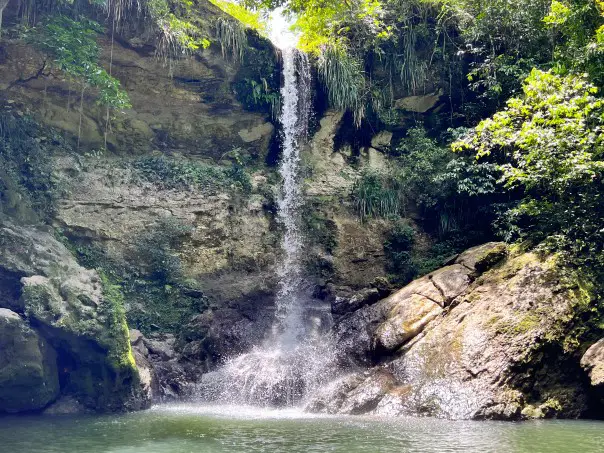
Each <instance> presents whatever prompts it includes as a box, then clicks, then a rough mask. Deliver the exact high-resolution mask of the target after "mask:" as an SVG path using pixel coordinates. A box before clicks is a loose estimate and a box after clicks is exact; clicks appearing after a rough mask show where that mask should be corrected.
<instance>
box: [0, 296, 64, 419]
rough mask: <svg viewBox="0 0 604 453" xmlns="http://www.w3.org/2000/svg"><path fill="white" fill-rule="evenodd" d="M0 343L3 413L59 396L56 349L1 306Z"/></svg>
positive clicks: (26, 408)
mask: <svg viewBox="0 0 604 453" xmlns="http://www.w3.org/2000/svg"><path fill="white" fill-rule="evenodd" d="M0 345H1V347H0V412H9V413H15V412H27V411H34V410H39V409H42V408H44V407H45V406H47V405H48V404H49V403H51V402H52V401H54V400H55V399H56V398H57V397H58V395H59V391H60V389H59V374H58V371H57V360H56V352H55V350H54V349H53V348H52V346H50V345H49V344H48V343H47V342H46V340H44V339H43V338H42V337H41V336H40V335H39V334H38V333H37V332H36V331H34V330H32V329H31V328H30V327H29V326H28V325H27V323H26V322H25V321H24V320H23V319H21V317H20V316H19V315H18V314H16V313H15V312H13V311H10V310H8V309H5V308H0Z"/></svg>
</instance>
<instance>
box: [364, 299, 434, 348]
mask: <svg viewBox="0 0 604 453" xmlns="http://www.w3.org/2000/svg"><path fill="white" fill-rule="evenodd" d="M441 313H442V308H441V307H440V306H439V305H438V304H436V303H435V302H434V301H432V300H430V299H428V298H426V297H424V296H420V295H419V294H412V295H411V296H410V297H407V298H405V299H403V300H402V301H400V302H399V303H398V304H397V305H396V307H394V308H393V309H392V311H391V313H390V316H389V317H388V319H387V320H386V321H385V322H383V323H382V324H381V325H380V326H379V327H378V329H377V332H376V334H375V341H376V343H377V348H376V349H380V348H381V349H384V350H386V351H395V350H396V349H398V348H400V347H401V346H402V345H403V344H404V343H405V342H407V341H408V340H410V339H411V338H413V337H415V336H417V335H418V334H419V333H421V332H422V330H424V328H425V327H426V326H427V325H428V323H430V322H431V321H432V320H434V319H435V318H436V317H437V316H438V315H440V314H441Z"/></svg>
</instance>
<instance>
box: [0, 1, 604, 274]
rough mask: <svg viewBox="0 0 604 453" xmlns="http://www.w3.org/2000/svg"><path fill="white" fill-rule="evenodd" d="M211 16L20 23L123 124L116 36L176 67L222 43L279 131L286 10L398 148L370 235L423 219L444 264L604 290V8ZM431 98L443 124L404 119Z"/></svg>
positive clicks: (339, 87) (499, 6)
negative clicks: (568, 272)
mask: <svg viewBox="0 0 604 453" xmlns="http://www.w3.org/2000/svg"><path fill="white" fill-rule="evenodd" d="M4 3H5V2H1V1H0V7H1V6H2V5H3V4H4ZM202 3H204V4H206V3H207V2H205V1H203V2H202V1H201V0H43V1H39V0H21V1H20V3H19V4H20V6H19V12H18V15H19V20H20V21H21V24H22V25H21V30H22V31H23V34H24V36H25V37H27V39H29V40H30V41H31V42H32V43H33V44H34V45H36V46H38V47H39V48H40V49H41V50H42V51H44V52H46V53H47V54H49V55H50V56H51V57H52V61H53V64H54V65H56V66H57V67H58V68H59V69H61V70H62V71H64V72H65V73H66V74H67V75H68V77H69V78H70V79H71V80H73V83H74V84H75V85H76V86H77V88H78V90H79V92H80V94H81V98H83V93H84V91H87V90H91V91H94V92H95V93H96V94H97V98H98V102H99V103H100V104H101V105H103V106H105V108H106V115H107V123H108V124H109V122H110V117H111V114H112V112H114V111H116V110H120V109H125V108H128V106H129V99H128V97H127V95H126V94H125V92H124V91H123V90H122V88H121V87H120V84H119V82H118V81H117V80H116V79H114V78H113V77H112V75H111V67H109V68H102V67H101V66H100V65H99V63H98V55H99V48H98V45H97V44H96V40H95V37H96V35H98V34H99V33H101V32H103V31H104V32H107V33H109V34H110V36H112V37H113V35H114V34H115V33H116V32H120V33H124V34H130V35H132V34H141V35H145V36H150V37H152V38H153V39H155V41H156V43H157V49H158V50H157V52H158V57H159V58H161V59H163V60H164V61H166V62H167V63H168V64H169V61H170V59H171V58H175V57H178V56H180V55H182V54H183V53H185V54H186V53H191V52H198V51H202V50H203V49H204V48H207V47H208V46H210V45H211V43H212V42H213V41H215V42H216V43H218V44H220V45H221V47H222V50H223V54H224V56H225V58H229V59H231V60H237V61H239V62H242V63H243V66H244V67H246V68H247V69H246V70H245V71H243V72H242V74H243V75H242V76H241V77H240V78H239V79H238V80H237V81H236V83H235V85H234V90H235V91H236V92H237V95H238V98H239V99H240V101H241V102H242V103H243V104H244V105H245V106H246V107H248V108H256V109H264V110H266V112H267V113H272V114H273V115H275V112H276V111H278V106H279V75H278V72H277V73H275V71H274V70H271V69H270V68H274V66H275V65H274V60H273V59H272V58H273V57H270V56H266V55H265V54H266V52H265V53H261V52H256V51H254V50H250V47H249V43H248V41H249V39H248V38H249V36H250V30H254V32H253V33H265V32H266V28H265V25H264V21H263V18H264V17H265V15H266V14H268V13H269V12H270V11H271V10H274V9H275V8H278V7H279V8H283V11H284V13H285V14H286V15H289V16H290V17H291V18H292V20H293V21H294V28H295V29H296V30H297V31H298V32H299V33H300V36H301V39H300V47H301V48H302V49H303V50H305V51H307V52H308V53H310V54H311V55H312V57H313V58H314V61H315V65H316V68H317V72H318V79H319V82H320V89H321V90H322V93H324V94H325V98H326V101H325V103H326V104H328V105H330V106H332V107H334V108H337V109H340V110H346V111H347V112H348V115H349V117H350V118H351V122H352V123H353V124H354V126H355V128H357V129H358V131H359V134H362V133H363V131H367V130H370V131H373V132H375V131H379V130H390V131H392V132H393V133H394V137H395V140H394V141H393V143H392V145H391V146H390V149H389V151H388V152H389V153H390V154H391V157H392V161H394V162H395V163H396V165H393V166H392V168H390V169H389V170H388V171H382V172H374V173H372V172H367V173H366V174H364V175H363V177H362V178H361V179H360V180H359V181H357V183H356V184H355V186H354V188H353V190H352V193H351V200H350V201H351V204H352V205H353V206H354V208H355V209H356V210H357V212H358V213H359V218H360V220H361V221H366V220H368V219H371V218H375V217H388V218H394V219H395V220H397V221H398V220H399V219H404V218H406V217H407V216H408V214H409V212H410V211H414V213H415V214H417V215H418V216H419V218H420V219H421V222H422V225H421V227H422V229H423V230H425V231H426V232H428V233H429V234H430V235H431V236H432V237H433V238H434V239H435V251H434V254H433V257H435V256H445V255H446V254H448V253H450V252H452V251H455V250H457V249H459V248H462V247H465V246H468V245H471V244H472V243H475V242H480V241H484V240H488V239H491V238H502V239H505V240H507V241H510V242H512V241H523V242H524V243H533V244H535V245H539V247H541V248H545V249H547V250H550V251H555V252H558V253H559V254H560V256H562V257H563V258H564V259H565V260H567V261H568V262H569V263H570V264H571V265H572V266H574V267H576V268H580V269H581V270H582V271H583V272H585V273H586V274H589V276H590V278H591V279H592V280H595V281H597V282H598V283H600V282H602V281H604V207H603V200H602V197H603V193H604V139H603V138H602V137H603V135H602V127H603V122H604V105H603V104H602V102H603V100H602V88H604V1H603V0H236V1H232V2H227V1H225V0H212V1H211V3H213V4H214V5H215V6H216V7H219V8H221V9H223V10H224V11H226V12H227V13H228V14H230V15H231V16H232V17H233V20H230V19H228V18H227V19H223V20H221V21H217V22H216V23H211V24H210V23H208V22H207V21H206V20H205V18H203V17H200V14H199V11H200V10H199V8H200V7H201V6H200V5H201V4H202ZM2 32H3V33H4V32H6V30H5V29H4V30H2ZM258 62H261V63H258ZM431 93H432V94H433V93H437V94H438V95H439V96H440V98H441V100H443V101H444V102H443V103H442V104H443V105H444V107H443V108H441V109H440V110H438V109H437V110H438V111H437V110H435V111H430V112H428V113H427V114H426V115H406V116H405V115H404V114H403V113H402V112H401V109H399V108H397V100H400V99H403V98H405V97H408V96H422V95H425V94H431ZM397 225H398V224H397ZM397 231H399V232H401V234H400V236H401V237H400V238H397V237H395V236H396V232H397ZM393 235H394V236H392V237H390V238H389V239H388V241H387V242H388V243H387V244H385V249H386V250H388V253H389V255H391V256H399V257H400V256H402V255H401V253H402V252H401V251H397V250H396V247H395V246H394V245H393V244H399V243H400V244H404V248H408V247H409V244H410V243H411V241H410V240H408V238H407V236H409V230H408V229H406V228H404V227H402V226H400V225H398V226H397V227H396V228H395V230H393ZM393 267H394V268H397V266H393ZM419 267H421V268H426V269H427V267H426V266H419ZM428 267H429V266H428Z"/></svg>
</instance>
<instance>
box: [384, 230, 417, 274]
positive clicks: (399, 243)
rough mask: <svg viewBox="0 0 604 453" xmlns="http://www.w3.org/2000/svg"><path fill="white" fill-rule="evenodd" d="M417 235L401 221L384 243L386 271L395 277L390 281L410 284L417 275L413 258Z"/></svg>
mask: <svg viewBox="0 0 604 453" xmlns="http://www.w3.org/2000/svg"><path fill="white" fill-rule="evenodd" d="M415 234H416V233H415V230H414V229H413V228H411V227H410V226H409V225H407V224H406V223H404V222H402V221H399V222H396V223H395V225H394V227H393V228H392V230H390V232H389V233H388V235H387V236H386V240H385V241H384V253H385V255H386V271H387V272H389V273H390V274H391V275H392V276H394V278H391V279H390V280H391V281H393V282H404V283H406V282H409V281H411V280H412V279H413V277H414V276H415V274H416V269H415V263H414V262H413V256H412V251H413V245H414V243H415Z"/></svg>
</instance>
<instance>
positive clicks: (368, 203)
mask: <svg viewBox="0 0 604 453" xmlns="http://www.w3.org/2000/svg"><path fill="white" fill-rule="evenodd" d="M351 196H352V201H353V203H354V207H355V210H356V211H357V213H358V215H359V217H360V218H361V221H366V220H367V219H370V218H377V217H396V216H398V215H399V214H400V211H401V197H402V193H401V188H400V183H399V180H398V179H397V178H396V177H394V176H393V175H392V174H390V173H380V172H376V171H371V170H369V171H365V172H364V173H363V175H362V176H361V177H360V178H359V179H358V180H357V181H356V182H355V184H354V186H353V188H352V194H351Z"/></svg>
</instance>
